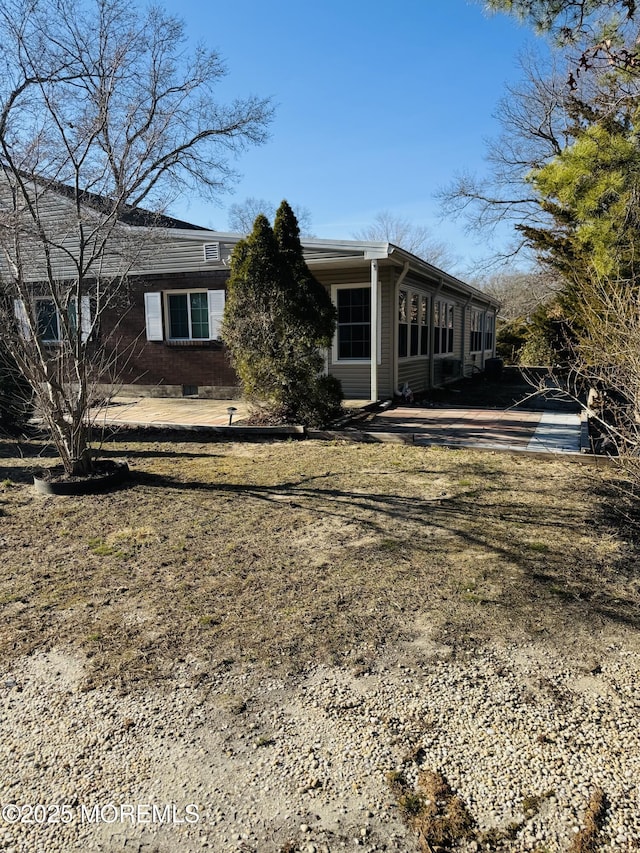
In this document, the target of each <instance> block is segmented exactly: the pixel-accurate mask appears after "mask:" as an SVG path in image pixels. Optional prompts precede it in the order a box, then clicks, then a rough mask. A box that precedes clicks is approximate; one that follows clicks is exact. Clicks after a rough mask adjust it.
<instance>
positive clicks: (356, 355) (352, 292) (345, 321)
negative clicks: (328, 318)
mask: <svg viewBox="0 0 640 853" xmlns="http://www.w3.org/2000/svg"><path fill="white" fill-rule="evenodd" d="M336 303H337V307H338V328H337V350H338V352H337V355H338V359H340V360H354V361H355V360H360V361H363V360H368V359H370V358H371V289H370V288H369V287H345V288H339V289H338V290H337V291H336Z"/></svg>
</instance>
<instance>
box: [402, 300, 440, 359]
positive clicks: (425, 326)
mask: <svg viewBox="0 0 640 853" xmlns="http://www.w3.org/2000/svg"><path fill="white" fill-rule="evenodd" d="M401 293H406V297H407V301H406V320H401V319H400V294H401ZM414 298H415V299H416V300H417V315H416V316H417V320H418V321H417V323H412V322H411V304H412V300H413V299H414ZM423 299H424V300H425V301H426V310H425V317H424V322H423V321H422V300H423ZM395 316H396V334H397V338H396V353H397V357H398V361H403V362H404V361H415V360H416V359H423V360H424V359H427V360H428V359H429V342H430V335H431V295H430V294H429V293H425V292H424V291H423V290H418V289H416V288H411V287H401V288H400V289H399V290H398V299H397V303H396V310H395ZM401 325H402V326H405V327H406V330H407V333H406V344H407V353H406V355H401V354H400V326H401ZM416 326H417V329H418V351H417V352H416V353H415V354H413V355H412V354H411V329H412V327H416ZM425 332H426V336H427V337H426V344H425V346H424V349H425V351H424V352H422V348H423V343H422V338H423V334H425Z"/></svg>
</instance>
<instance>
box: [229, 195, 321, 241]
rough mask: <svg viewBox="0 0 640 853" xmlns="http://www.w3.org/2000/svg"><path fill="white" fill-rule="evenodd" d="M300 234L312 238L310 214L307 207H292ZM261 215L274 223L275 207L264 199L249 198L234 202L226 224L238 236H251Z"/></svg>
mask: <svg viewBox="0 0 640 853" xmlns="http://www.w3.org/2000/svg"><path fill="white" fill-rule="evenodd" d="M292 208H293V211H294V213H295V216H296V219H297V220H298V226H299V228H300V234H301V235H302V236H303V237H312V236H313V234H312V233H311V212H310V211H309V209H308V208H307V207H300V206H299V205H292ZM260 214H262V215H263V216H266V217H267V219H268V220H269V222H274V220H275V217H276V206H275V204H273V203H272V202H270V201H267V200H266V199H264V198H253V196H250V197H248V198H245V200H244V201H242V202H235V203H234V204H232V205H231V206H230V207H229V213H228V223H229V229H230V230H231V231H236V232H237V233H238V234H251V232H252V231H253V226H254V223H255V221H256V219H257V218H258V216H260Z"/></svg>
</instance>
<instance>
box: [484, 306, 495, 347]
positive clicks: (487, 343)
mask: <svg viewBox="0 0 640 853" xmlns="http://www.w3.org/2000/svg"><path fill="white" fill-rule="evenodd" d="M494 322H495V317H494V315H493V314H487V315H486V323H485V328H484V348H485V349H487V350H493V324H494Z"/></svg>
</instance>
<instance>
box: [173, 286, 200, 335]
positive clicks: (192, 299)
mask: <svg viewBox="0 0 640 853" xmlns="http://www.w3.org/2000/svg"><path fill="white" fill-rule="evenodd" d="M167 314H168V319H169V339H170V340H199V341H202V340H205V341H206V340H209V338H210V334H209V304H208V300H207V291H206V290H201V291H192V292H188V291H185V292H184V293H168V294H167Z"/></svg>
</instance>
